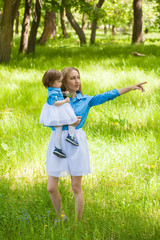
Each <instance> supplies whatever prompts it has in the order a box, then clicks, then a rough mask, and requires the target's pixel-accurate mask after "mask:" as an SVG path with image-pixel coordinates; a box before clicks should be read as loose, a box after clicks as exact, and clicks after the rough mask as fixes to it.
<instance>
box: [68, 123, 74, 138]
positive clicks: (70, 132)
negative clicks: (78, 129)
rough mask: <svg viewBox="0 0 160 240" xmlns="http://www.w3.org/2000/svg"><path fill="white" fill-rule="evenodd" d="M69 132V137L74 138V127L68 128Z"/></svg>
mask: <svg viewBox="0 0 160 240" xmlns="http://www.w3.org/2000/svg"><path fill="white" fill-rule="evenodd" d="M68 130H69V135H70V136H71V137H74V133H75V127H73V126H68Z"/></svg>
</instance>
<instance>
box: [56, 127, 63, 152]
mask: <svg viewBox="0 0 160 240" xmlns="http://www.w3.org/2000/svg"><path fill="white" fill-rule="evenodd" d="M55 129H56V133H55V146H56V148H59V149H61V136H62V126H60V127H55Z"/></svg>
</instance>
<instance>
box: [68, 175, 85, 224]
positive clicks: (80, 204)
mask: <svg viewBox="0 0 160 240" xmlns="http://www.w3.org/2000/svg"><path fill="white" fill-rule="evenodd" d="M71 181H72V189H73V192H74V196H75V214H76V217H77V220H80V219H81V218H82V214H83V209H84V197H83V191H82V185H81V182H82V176H71Z"/></svg>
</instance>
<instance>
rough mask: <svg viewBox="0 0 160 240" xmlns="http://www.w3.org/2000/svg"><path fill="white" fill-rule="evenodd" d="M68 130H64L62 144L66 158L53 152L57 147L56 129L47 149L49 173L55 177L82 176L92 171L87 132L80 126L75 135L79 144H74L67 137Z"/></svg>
mask: <svg viewBox="0 0 160 240" xmlns="http://www.w3.org/2000/svg"><path fill="white" fill-rule="evenodd" d="M67 135H68V130H65V131H62V138H61V145H62V151H63V152H64V153H65V154H66V156H67V157H66V158H59V157H57V156H56V155H54V154H53V150H54V147H55V131H52V133H51V137H50V141H49V144H48V149H47V157H46V169H47V174H48V175H50V176H54V177H65V176H67V175H69V174H70V175H71V176H82V175H87V174H89V173H90V172H91V170H90V160H89V150H88V144H87V139H86V134H85V132H84V131H83V130H82V129H81V128H80V129H76V130H75V137H76V139H77V141H78V143H79V146H74V145H72V144H71V143H69V142H67V141H66V140H65V139H66V137H67Z"/></svg>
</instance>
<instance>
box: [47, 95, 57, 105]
mask: <svg viewBox="0 0 160 240" xmlns="http://www.w3.org/2000/svg"><path fill="white" fill-rule="evenodd" d="M57 100H58V96H57V94H56V93H52V94H50V95H49V96H48V98H47V103H48V104H49V105H53V104H54V103H55V101H57Z"/></svg>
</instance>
